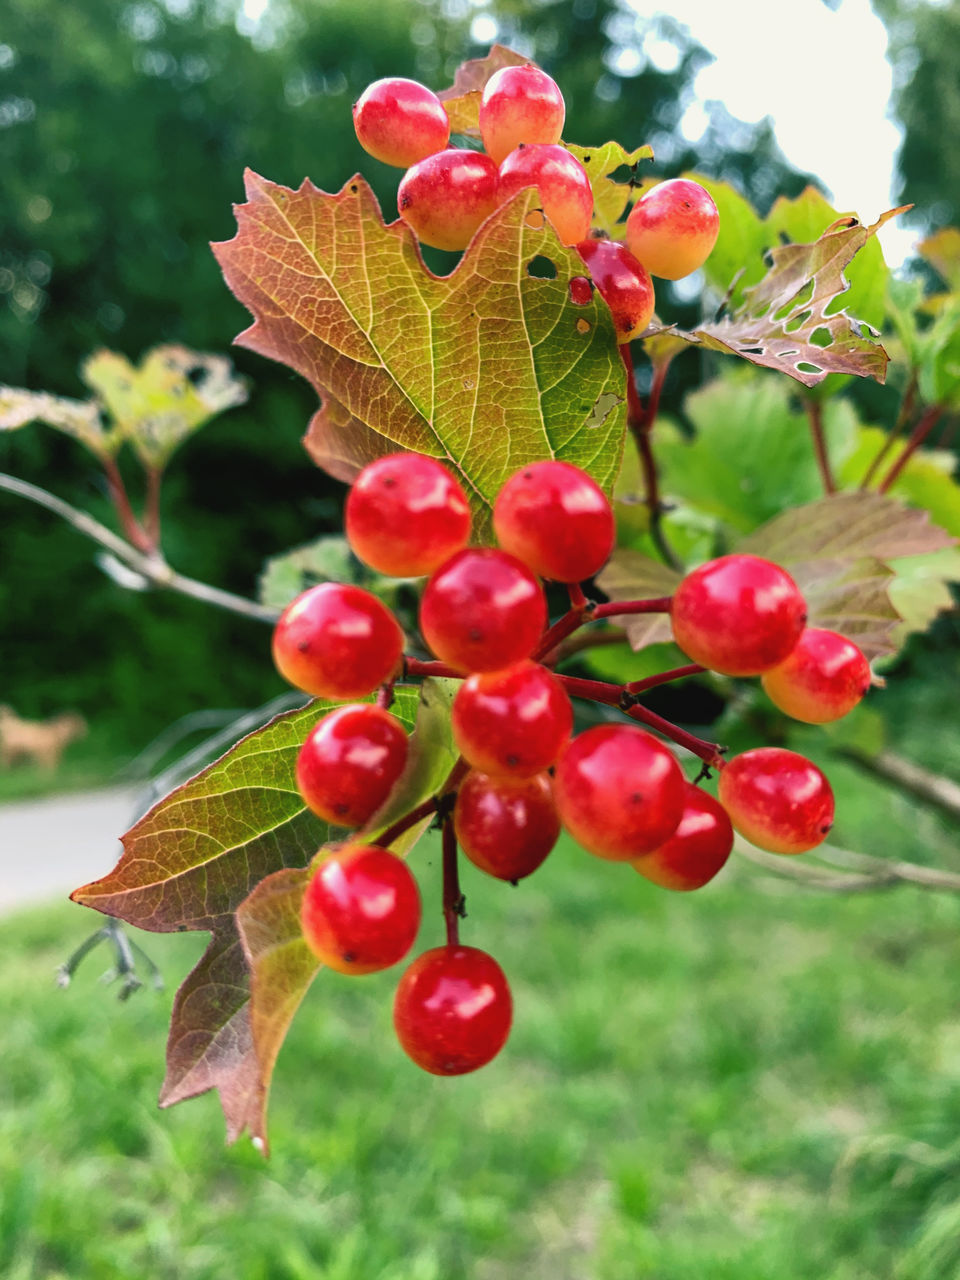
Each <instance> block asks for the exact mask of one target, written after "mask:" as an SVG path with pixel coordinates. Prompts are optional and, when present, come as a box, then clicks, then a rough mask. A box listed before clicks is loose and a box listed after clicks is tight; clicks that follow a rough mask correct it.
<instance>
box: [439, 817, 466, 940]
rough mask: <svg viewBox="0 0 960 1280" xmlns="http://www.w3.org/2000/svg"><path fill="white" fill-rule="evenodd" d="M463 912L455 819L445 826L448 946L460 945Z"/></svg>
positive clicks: (444, 915) (444, 881)
mask: <svg viewBox="0 0 960 1280" xmlns="http://www.w3.org/2000/svg"><path fill="white" fill-rule="evenodd" d="M462 911H463V894H462V893H461V892H460V878H459V876H458V874H457V837H456V833H455V832H454V829H453V818H452V817H451V818H447V820H446V821H445V822H444V824H443V918H444V920H445V921H446V925H447V946H448V947H456V946H459V945H460V914H461V912H462Z"/></svg>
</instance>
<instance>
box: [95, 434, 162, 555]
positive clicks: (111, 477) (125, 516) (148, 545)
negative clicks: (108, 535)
mask: <svg viewBox="0 0 960 1280" xmlns="http://www.w3.org/2000/svg"><path fill="white" fill-rule="evenodd" d="M101 462H102V463H103V470H104V474H105V475H106V477H107V485H108V487H109V490H110V501H111V502H112V503H113V507H114V510H115V511H116V513H117V518H118V520H119V521H120V525H121V527H122V529H123V532H124V533H125V534H126V536H127V540H128V542H130V543H131V544H132V545H133V546H134V547H136V548H137V550H138V551H142V552H143V553H144V554H145V555H149V554H150V553H151V552H152V551H154V550H155V549H156V545H157V544H156V542H154V541H153V540H152V539H151V537H150V535H149V533H148V532H147V530H146V529H144V527H143V525H142V524H141V523H140V521H139V520H138V519H137V517H136V516H135V515H134V514H133V507H132V506H131V505H130V498H129V496H128V495H127V486H126V485H125V484H124V483H123V476H122V475H121V474H120V468H119V467H118V466H117V464H116V460H115V459H114V458H110V457H104V458H101Z"/></svg>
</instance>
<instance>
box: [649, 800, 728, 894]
mask: <svg viewBox="0 0 960 1280" xmlns="http://www.w3.org/2000/svg"><path fill="white" fill-rule="evenodd" d="M732 848H733V827H732V826H731V825H730V819H729V817H728V816H727V812H726V810H725V809H724V808H723V806H722V805H721V804H719V803H718V802H717V801H716V800H714V798H713V796H712V795H710V794H709V793H708V792H706V791H703V790H702V789H701V788H700V787H695V786H694V785H693V784H692V783H690V782H688V783H686V784H685V785H684V805H683V817H682V818H681V819H680V825H679V826H678V827H677V829H676V831H675V832H674V833H673V835H672V836H671V837H670V839H669V840H667V842H666V843H665V844H662V845H661V846H660V847H659V849H654V851H653V852H652V853H647V854H644V856H643V857H642V858H636V859H635V860H634V862H633V866H634V867H635V868H636V869H637V871H639V872H640V874H641V875H642V876H646V878H647V879H648V880H652V881H653V883H654V884H659V885H662V886H663V888H664V889H683V890H688V889H700V888H702V887H703V885H705V884H706V883H707V882H708V881H709V880H712V879H713V877H714V876H715V875H716V874H717V872H718V871H719V870H720V868H721V867H722V866H723V865H724V863H725V862H726V861H727V859H728V858H729V857H730V850H731V849H732Z"/></svg>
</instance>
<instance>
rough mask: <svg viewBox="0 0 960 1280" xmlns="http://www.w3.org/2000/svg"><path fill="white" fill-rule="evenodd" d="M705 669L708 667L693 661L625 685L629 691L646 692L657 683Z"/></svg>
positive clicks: (667, 682)
mask: <svg viewBox="0 0 960 1280" xmlns="http://www.w3.org/2000/svg"><path fill="white" fill-rule="evenodd" d="M704 671H706V667H701V666H698V665H697V663H695V662H691V663H690V665H689V666H686V667H674V668H673V669H672V670H671V671H661V672H660V674H659V675H658V676H647V678H646V679H645V680H631V682H630V683H629V684H625V685H624V686H623V687H624V689H625V690H626V691H627V693H632V694H637V693H646V691H647V690H648V689H655V688H656V687H657V685H661V684H669V683H670V681H671V680H682V679H683V678H684V677H685V676H698V675H700V674H702V672H704Z"/></svg>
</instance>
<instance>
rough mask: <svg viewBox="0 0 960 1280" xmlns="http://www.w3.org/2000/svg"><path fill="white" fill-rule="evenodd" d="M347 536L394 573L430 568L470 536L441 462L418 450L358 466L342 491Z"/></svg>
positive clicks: (376, 565)
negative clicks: (346, 489) (344, 493)
mask: <svg viewBox="0 0 960 1280" xmlns="http://www.w3.org/2000/svg"><path fill="white" fill-rule="evenodd" d="M344 526H345V529H346V534H347V541H348V542H349V543H350V546H351V547H352V548H353V550H354V552H355V553H356V555H358V556H359V557H360V559H361V560H362V561H363V562H364V564H368V565H370V567H371V568H372V569H376V570H377V572H378V573H386V574H389V575H390V576H391V577H394V578H418V577H420V576H421V574H425V573H432V572H433V571H434V569H438V568H439V567H440V565H442V564H443V562H444V560H447V559H449V557H450V556H452V555H453V553H454V552H455V551H459V550H460V548H461V547H464V546H466V544H467V539H468V538H469V536H470V505H469V503H468V502H467V498H466V494H465V493H464V492H463V489H462V488H461V487H460V484H459V482H458V481H457V480H455V479H454V477H453V476H452V475H451V474H450V472H449V471H448V470H447V469H446V467H444V466H441V464H440V463H439V462H437V461H435V460H434V459H433V458H427V457H424V455H423V454H421V453H391V454H390V455H388V456H387V457H386V458H378V459H377V460H376V462H371V463H369V465H368V466H366V467H364V468H363V470H362V471H361V472H360V474H359V475H358V476H357V478H356V480H355V481H354V484H353V488H352V489H351V490H350V493H349V494H348V496H347V506H346V511H345V514H344Z"/></svg>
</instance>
